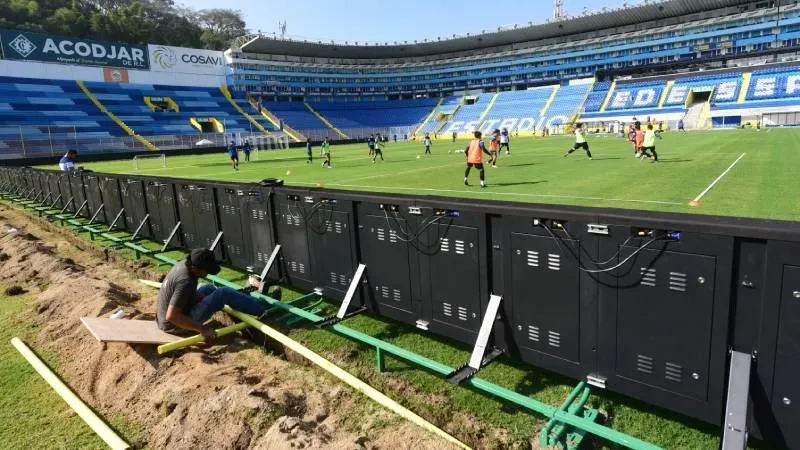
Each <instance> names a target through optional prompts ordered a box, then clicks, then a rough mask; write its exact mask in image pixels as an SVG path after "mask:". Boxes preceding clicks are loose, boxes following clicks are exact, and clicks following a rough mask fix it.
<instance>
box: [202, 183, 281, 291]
mask: <svg viewBox="0 0 800 450" xmlns="http://www.w3.org/2000/svg"><path fill="white" fill-rule="evenodd" d="M216 191H217V211H218V214H219V219H220V227H221V230H222V232H223V236H222V242H223V243H224V248H225V258H226V260H227V261H228V262H230V263H231V264H232V265H233V266H234V267H238V268H240V269H243V270H247V271H249V272H254V273H258V274H260V273H261V271H262V270H263V268H264V265H265V264H266V263H267V261H268V260H269V256H270V254H271V253H272V249H273V247H274V245H275V244H274V242H273V237H272V220H271V208H270V200H269V196H270V193H269V192H268V191H266V190H263V189H260V188H257V187H255V186H248V185H243V186H231V185H224V186H219V187H217V188H216ZM278 273H279V271H278V265H277V264H276V265H275V268H273V270H272V271H270V273H269V274H268V277H269V278H271V279H277V278H278Z"/></svg>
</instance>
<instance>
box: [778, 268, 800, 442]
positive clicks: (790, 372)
mask: <svg viewBox="0 0 800 450" xmlns="http://www.w3.org/2000/svg"><path fill="white" fill-rule="evenodd" d="M799 259H800V258H799ZM780 303H781V306H780V314H779V317H780V322H779V325H778V346H777V353H776V357H775V385H774V388H773V394H772V405H773V409H774V411H775V417H776V419H777V422H778V425H779V426H780V428H781V430H782V434H783V437H784V439H786V441H787V442H794V443H798V442H800V427H798V424H800V383H798V374H800V266H790V265H786V266H784V267H783V271H782V282H781V293H780Z"/></svg>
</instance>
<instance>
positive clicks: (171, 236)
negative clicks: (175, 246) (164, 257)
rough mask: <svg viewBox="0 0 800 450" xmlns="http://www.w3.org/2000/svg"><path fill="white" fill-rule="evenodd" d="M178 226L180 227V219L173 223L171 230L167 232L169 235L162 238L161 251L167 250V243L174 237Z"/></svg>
mask: <svg viewBox="0 0 800 450" xmlns="http://www.w3.org/2000/svg"><path fill="white" fill-rule="evenodd" d="M180 227H181V221H180V220H179V221H178V223H176V224H175V227H174V228H173V229H172V231H171V232H170V233H169V237H167V239H166V240H164V246H163V247H161V252H162V253H163V252H165V251H167V249H168V248H169V243H170V242H172V240H173V239H175V234H177V233H178V229H179V228H180Z"/></svg>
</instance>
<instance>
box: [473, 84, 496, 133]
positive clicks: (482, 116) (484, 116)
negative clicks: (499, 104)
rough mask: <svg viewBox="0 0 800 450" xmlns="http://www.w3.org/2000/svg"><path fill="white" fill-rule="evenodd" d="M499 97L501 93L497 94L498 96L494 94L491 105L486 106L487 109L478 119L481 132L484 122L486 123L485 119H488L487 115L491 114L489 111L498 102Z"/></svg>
mask: <svg viewBox="0 0 800 450" xmlns="http://www.w3.org/2000/svg"><path fill="white" fill-rule="evenodd" d="M499 95H500V93H499V92H498V93H496V94H494V95H493V96H492V99H491V100H489V104H488V105H486V108H485V109H484V110H483V112H482V113H481V115H480V116H479V117H478V122H479V124H478V129H479V130H480V129H481V127H482V126H483V122H484V119H486V115H487V114H489V111H490V110H491V109H492V106H494V102H496V101H497V97H498V96H499Z"/></svg>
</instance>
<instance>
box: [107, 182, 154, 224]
mask: <svg viewBox="0 0 800 450" xmlns="http://www.w3.org/2000/svg"><path fill="white" fill-rule="evenodd" d="M100 195H101V201H102V202H103V212H101V213H100V216H98V217H97V220H99V221H101V222H103V223H106V224H111V222H112V221H114V218H116V217H117V214H118V213H119V211H120V210H121V209H122V197H121V195H120V186H119V179H117V178H116V177H110V176H108V175H101V176H100ZM142 203H144V202H142ZM123 216H124V213H123ZM117 223H118V224H119V225H122V224H123V223H124V217H120V219H119V221H118V222H117Z"/></svg>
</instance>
